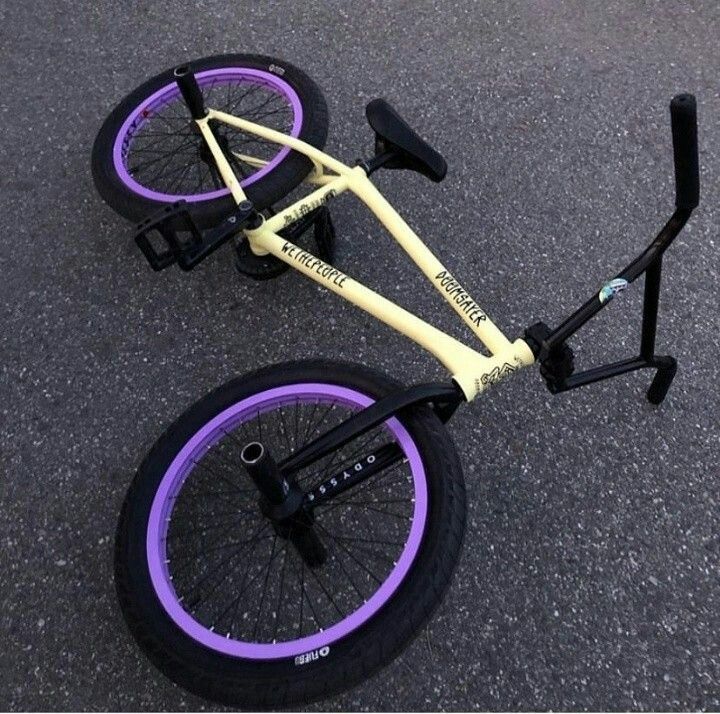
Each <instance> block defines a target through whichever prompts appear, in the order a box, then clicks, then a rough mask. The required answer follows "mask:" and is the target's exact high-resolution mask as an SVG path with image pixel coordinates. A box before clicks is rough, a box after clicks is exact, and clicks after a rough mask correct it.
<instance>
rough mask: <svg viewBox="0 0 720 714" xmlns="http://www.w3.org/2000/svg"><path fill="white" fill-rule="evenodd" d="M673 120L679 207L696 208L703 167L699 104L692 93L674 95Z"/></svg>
mask: <svg viewBox="0 0 720 714" xmlns="http://www.w3.org/2000/svg"><path fill="white" fill-rule="evenodd" d="M670 120H671V123H672V137H673V157H674V159H675V205H676V206H677V208H685V209H693V208H695V207H696V206H697V205H698V203H699V201H700V169H699V161H698V142H697V106H696V103H695V97H694V96H693V95H692V94H678V95H677V96H675V97H673V99H672V101H671V102H670Z"/></svg>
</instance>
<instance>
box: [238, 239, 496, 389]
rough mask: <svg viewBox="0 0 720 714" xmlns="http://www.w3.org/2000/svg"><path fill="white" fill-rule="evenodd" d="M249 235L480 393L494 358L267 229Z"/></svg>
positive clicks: (461, 382)
mask: <svg viewBox="0 0 720 714" xmlns="http://www.w3.org/2000/svg"><path fill="white" fill-rule="evenodd" d="M247 234H248V237H249V238H250V239H251V240H252V241H253V242H254V243H256V244H257V245H259V246H261V247H262V248H263V249H265V250H267V251H268V252H269V253H272V254H273V255H274V256H276V257H277V258H279V259H280V260H282V261H284V262H286V263H288V264H289V265H291V266H292V267H294V268H295V269H297V270H299V271H300V272H301V273H304V274H305V275H307V276H308V277H309V278H311V279H313V280H314V281H315V282H317V283H320V284H321V285H323V286H324V287H326V288H328V289H329V290H332V291H333V292H335V293H337V294H338V295H340V296H341V297H343V298H344V299H345V300H347V301H348V302H351V303H353V304H354V305H357V306H358V307H359V308H361V309H362V310H365V311H366V312H369V313H370V314H371V315H373V316H375V317H376V318H377V319H378V320H381V321H382V322H384V323H385V324H387V325H389V326H390V327H392V328H393V329H395V330H397V331H398V332H400V333H402V334H403V335H405V336H406V337H409V338H410V339H411V340H413V341H414V342H416V343H417V344H419V345H421V346H422V347H424V348H425V349H426V350H428V352H430V353H431V354H433V355H434V356H435V357H436V358H437V359H438V360H439V361H440V362H441V363H442V364H443V365H444V366H445V367H446V368H447V369H448V370H449V371H450V373H451V374H452V376H453V378H454V379H455V381H456V382H457V383H458V385H459V386H460V387H461V389H462V390H463V392H464V393H465V395H466V397H467V398H468V399H472V398H473V397H474V396H475V395H476V394H477V392H478V391H479V389H478V387H477V385H476V384H475V381H476V380H475V378H476V377H477V375H480V374H483V373H485V372H486V371H489V369H491V368H492V366H493V364H492V363H493V361H494V360H493V359H491V358H488V357H486V356H484V355H482V354H480V353H479V352H476V351H475V350H473V349H472V348H470V347H468V346H467V345H464V344H462V342H459V341H458V340H456V339H455V338H454V337H451V336H450V335H447V334H445V333H444V332H442V330H438V329H437V328H436V327H433V326H432V325H430V324H429V323H427V322H425V321H424V320H421V319H420V318H419V317H417V315H413V314H412V313H411V312H409V311H407V310H405V309H404V308H402V307H400V306H399V305H396V304H395V303H394V302H392V301H391V300H388V299H387V298H385V297H383V296H382V295H380V294H378V293H376V292H375V291H374V290H371V289H370V288H368V287H366V286H365V285H363V284H362V283H359V282H358V281H356V280H353V279H352V278H351V277H349V276H348V275H345V273H343V272H341V271H340V270H338V269H337V268H334V267H333V266H332V265H328V264H327V263H324V262H323V261H322V260H320V259H319V258H316V257H315V256H313V255H312V254H311V253H308V252H307V251H305V250H303V249H302V248H300V247H298V246H296V245H295V244H294V243H290V241H287V240H285V239H284V238H282V237H281V236H279V235H278V234H277V233H274V232H273V231H271V230H269V229H268V228H267V227H265V226H261V227H260V228H258V229H257V230H254V231H247Z"/></svg>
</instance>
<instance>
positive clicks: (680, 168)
mask: <svg viewBox="0 0 720 714" xmlns="http://www.w3.org/2000/svg"><path fill="white" fill-rule="evenodd" d="M670 118H671V122H672V139H673V158H674V161H675V206H676V209H675V212H674V213H673V215H672V216H671V217H670V220H669V221H668V222H667V223H666V224H665V226H664V227H663V229H662V230H661V231H660V233H658V235H657V236H656V238H655V240H654V241H653V242H652V243H651V244H650V245H649V246H648V247H647V248H646V249H645V250H644V251H643V252H642V253H640V255H638V257H637V258H635V259H634V260H633V261H632V262H631V263H630V264H629V265H627V266H626V267H625V269H624V270H623V271H622V272H620V273H619V274H618V275H617V276H616V277H615V278H614V279H613V280H611V281H609V282H608V283H606V284H605V285H603V287H602V289H601V290H600V292H599V293H596V294H595V295H593V296H592V297H591V298H590V299H589V300H588V301H587V302H586V303H585V304H584V305H583V306H582V307H580V309H578V310H576V311H575V312H574V313H573V314H572V315H570V317H568V318H567V319H566V320H565V321H564V322H563V323H562V324H561V325H560V326H559V327H556V328H555V329H554V330H553V329H550V328H549V327H548V326H547V325H546V324H544V323H542V322H539V323H536V324H535V325H532V326H530V327H529V328H528V329H527V330H526V331H525V339H526V340H527V343H528V345H529V346H530V348H531V349H532V351H533V354H534V355H535V357H536V359H537V360H538V361H539V362H540V365H541V373H542V375H543V377H544V378H545V381H546V383H547V386H548V388H549V389H550V391H551V392H553V394H554V393H557V392H565V391H567V390H569V389H575V388H577V387H582V386H584V385H586V384H591V383H593V382H597V381H600V380H602V379H608V378H609V377H617V376H619V375H621V374H625V373H626V372H632V371H634V370H637V369H643V368H651V369H655V370H657V373H656V375H655V378H654V379H653V382H652V384H651V386H650V389H649V390H648V392H647V398H648V400H649V401H650V402H652V403H653V404H659V403H660V402H661V401H662V400H663V399H664V398H665V395H666V394H667V391H668V389H669V387H670V383H671V382H672V380H673V377H674V376H675V372H676V370H677V363H676V361H675V359H674V358H672V357H668V356H659V355H656V354H655V337H656V332H657V316H658V300H659V296H660V275H661V270H662V257H663V253H664V252H665V250H666V249H667V248H668V247H669V246H670V244H671V243H672V242H673V240H675V238H676V237H677V235H678V234H679V233H680V231H681V230H682V229H683V226H684V225H685V223H687V221H688V219H689V218H690V215H691V214H692V212H693V209H694V208H696V207H697V205H698V203H699V201H700V171H699V161H698V141H697V107H696V103H695V97H693V95H692V94H678V95H677V96H676V97H673V99H672V101H671V102H670ZM643 274H644V275H645V299H644V301H643V320H642V336H641V341H640V354H639V355H638V356H637V357H631V358H630V359H625V360H621V361H620V362H613V363H611V364H605V365H601V366H599V367H595V368H593V369H588V370H585V371H583V372H574V363H573V352H572V349H570V347H569V346H568V345H567V344H566V343H565V342H566V340H567V339H568V338H569V337H571V336H572V335H573V334H575V333H576V332H577V331H578V330H579V329H580V328H581V327H582V326H583V325H584V324H585V323H586V322H588V320H590V319H591V318H592V317H593V316H594V315H596V314H597V313H598V312H599V311H600V310H601V309H602V308H603V307H604V306H605V305H607V304H608V302H609V301H610V300H611V299H612V297H613V296H614V295H615V294H616V293H617V292H620V291H621V290H624V289H625V288H626V287H627V286H628V284H630V283H632V282H633V281H635V280H637V278H639V277H640V276H641V275H643Z"/></svg>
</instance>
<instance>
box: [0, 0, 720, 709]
mask: <svg viewBox="0 0 720 714" xmlns="http://www.w3.org/2000/svg"><path fill="white" fill-rule="evenodd" d="M0 34H1V39H2V43H1V44H2V48H3V50H2V56H3V62H2V76H3V81H2V92H1V93H0V106H1V107H2V114H1V117H2V137H3V138H2V156H3V158H2V171H0V182H1V183H0V192H1V195H2V218H1V219H0V220H1V221H2V233H1V236H2V237H1V238H0V240H1V241H2V250H1V251H0V296H1V298H2V300H1V305H2V308H1V309H2V312H1V313H0V322H1V324H2V329H1V330H0V354H1V355H2V372H1V374H2V382H1V383H0V395H1V396H0V464H1V468H2V490H1V505H2V518H0V535H1V543H2V547H1V548H0V573H1V574H2V575H1V578H2V584H1V586H0V587H1V592H0V595H1V605H0V622H1V626H0V645H1V646H0V708H3V709H4V708H10V709H15V710H17V709H38V708H41V709H65V710H66V709H107V708H110V709H120V710H138V709H141V710H145V709H181V710H182V709H188V708H189V709H198V708H200V709H203V708H212V707H211V705H210V704H207V703H205V702H203V701H202V700H199V699H197V698H195V697H193V696H191V695H189V694H187V693H186V692H184V691H183V690H181V689H179V688H178V687H176V686H174V685H173V684H172V683H170V682H169V681H167V680H166V679H165V678H164V677H163V676H161V675H160V674H159V673H158V672H157V671H156V670H155V669H154V668H153V667H152V666H151V665H150V664H149V663H148V662H147V660H146V659H145V658H144V657H143V656H142V655H141V654H140V652H139V650H138V648H137V647H136V646H135V645H134V643H133V641H132V640H131V638H130V636H129V635H128V632H127V630H126V628H125V625H124V623H123V621H122V619H121V616H120V613H119V610H118V607H117V603H116V600H115V595H114V590H113V586H112V541H113V535H114V528H115V522H116V517H117V514H118V511H119V508H120V504H121V501H122V498H123V495H124V493H125V490H126V488H127V486H128V484H129V482H130V480H131V477H132V474H133V472H134V469H135V468H136V467H137V466H138V464H139V463H140V461H141V459H142V458H143V455H144V454H145V453H146V452H147V450H148V449H149V448H150V446H151V445H152V443H153V441H154V440H155V439H156V437H157V436H158V435H159V434H160V433H161V432H162V430H163V429H164V428H165V427H166V426H167V425H168V424H169V423H170V422H171V421H172V420H173V419H175V418H176V417H177V416H178V415H179V414H180V413H181V412H182V411H183V410H184V409H185V408H186V407H187V406H189V405H190V404H191V403H192V402H193V401H194V400H196V399H197V398H199V397H200V396H201V395H203V394H204V393H205V392H207V391H208V390H210V389H211V388H214V387H215V386H217V385H218V384H221V383H222V382H223V381H225V380H227V379H229V378H231V377H232V376H234V375H237V374H240V373H243V372H245V371H247V370H250V369H253V368H255V367H258V366H262V365H267V364H270V363H273V362H278V361H282V360H287V359H291V358H307V357H314V356H325V357H338V358H344V359H347V360H354V361H358V362H362V363H364V364H368V365H372V366H374V367H376V368H378V369H380V370H384V371H387V372H390V373H391V374H394V375H397V376H401V377H402V378H403V379H404V380H405V381H406V382H407V383H412V382H415V381H426V380H434V379H441V378H443V377H444V375H443V372H442V370H441V368H439V366H438V365H437V364H436V363H435V362H434V361H433V360H432V358H430V357H429V356H428V355H427V354H424V353H423V352H422V351H421V350H420V349H419V348H416V347H415V346H414V345H413V344H411V343H410V342H408V341H407V340H405V339H404V338H402V337H400V336H398V335H396V334H394V333H392V332H391V331H390V330H389V329H386V328H385V327H383V326H382V325H380V324H378V323H377V322H375V321H373V320H372V319H371V318H370V317H368V316H366V315H364V314H362V313H360V312H359V311H357V310H356V309H355V308H353V307H352V306H349V305H345V304H342V303H341V302H340V300H339V299H337V298H335V297H334V296H331V295H329V294H327V293H324V292H323V291H322V290H320V289H319V288H318V287H316V286H315V285H314V284H313V283H311V282H309V281H307V280H305V279H304V278H303V277H302V276H300V275H298V274H288V275H285V276H283V277H282V278H280V279H278V280H276V281H274V282H270V283H264V284H263V283H258V284H256V283H252V282H249V281H247V280H243V279H240V278H239V277H238V276H237V275H236V274H235V272H234V269H233V266H232V261H231V256H230V254H229V252H225V251H223V253H222V254H220V255H218V256H216V257H214V258H212V259H211V260H208V261H206V263H205V264H203V265H202V267H200V268H199V269H197V270H195V271H194V272H192V273H191V274H183V273H181V272H180V271H179V270H168V271H166V272H163V273H162V274H154V273H153V272H152V271H151V270H150V269H149V267H148V266H147V265H146V264H145V263H144V261H143V259H142V257H141V256H140V255H139V253H138V251H137V250H136V249H135V247H134V245H133V244H132V241H131V239H130V236H131V226H130V225H129V224H127V223H126V222H124V221H123V220H122V219H120V218H119V217H117V216H116V215H115V214H114V213H113V212H112V211H111V210H110V209H108V208H107V207H106V206H105V205H103V203H102V202H101V201H100V199H99V198H98V196H97V195H96V193H95V190H94V187H93V184H92V181H91V177H90V171H89V161H90V148H91V144H92V140H93V138H94V135H95V133H96V131H97V129H98V128H99V126H100V124H101V122H102V120H103V118H104V116H105V115H106V114H107V113H108V112H109V111H110V109H111V108H112V107H113V106H114V104H115V103H117V102H118V101H119V100H120V99H121V98H122V96H124V95H125V94H126V93H127V92H129V91H130V90H131V89H133V88H134V87H135V86H136V85H138V84H139V83H140V82H141V81H142V80H144V79H145V78H146V76H149V75H151V74H154V73H156V72H157V71H160V70H161V69H164V68H165V67H168V66H172V65H174V64H177V63H179V62H181V61H184V60H186V59H188V58H194V57H199V56H204V55H209V54H215V53H218V52H223V51H248V52H259V53H264V54H269V55H273V56H277V57H281V58H284V59H286V60H288V61H290V62H293V63H295V64H297V65H299V66H301V67H303V68H305V69H306V71H307V72H308V73H309V74H310V75H311V76H312V77H313V78H314V79H315V80H316V81H317V82H318V83H319V84H320V85H321V86H322V87H323V89H324V91H325V93H326V95H327V99H328V103H329V108H330V112H331V131H330V139H329V141H328V148H329V150H330V151H331V153H334V154H336V155H338V156H339V157H340V158H343V159H346V160H348V161H350V162H352V161H353V160H354V159H355V158H357V157H359V156H367V155H368V153H369V152H370V151H371V146H372V137H371V132H370V130H369V128H368V127H367V126H366V124H365V119H364V107H365V104H366V103H367V102H368V101H369V100H370V99H371V98H373V97H375V96H385V97H387V98H388V99H389V100H390V101H391V102H392V103H394V104H395V105H396V106H397V108H398V109H399V110H400V111H401V113H403V114H404V115H405V116H406V117H408V118H409V119H410V120H411V122H412V123H414V124H415V125H416V126H417V127H418V128H419V129H420V130H421V132H422V133H423V134H425V135H426V136H427V137H429V138H431V139H432V141H433V143H434V144H435V145H436V146H437V148H438V149H439V150H440V151H441V152H442V153H443V154H444V155H445V156H446V158H447V161H448V164H449V166H450V170H449V172H448V176H447V179H446V180H445V181H444V183H442V184H441V185H439V186H438V185H434V184H431V183H430V182H428V181H427V180H425V179H424V178H422V177H421V176H418V175H412V174H410V173H407V172H404V173H400V172H385V174H382V173H381V174H379V175H378V176H377V183H378V185H379V186H380V187H381V188H382V189H383V190H384V191H385V192H386V194H387V196H388V197H389V198H390V200H391V201H392V202H393V203H394V204H395V205H396V206H397V207H398V208H399V209H400V210H401V212H402V213H403V214H404V216H405V217H406V218H407V220H408V221H409V222H410V224H411V225H413V226H415V227H416V228H417V229H419V230H420V231H421V233H422V235H423V236H424V237H425V238H426V239H427V242H428V243H429V244H430V246H432V248H433V249H435V250H436V251H437V254H438V255H439V257H440V259H441V260H444V261H446V262H447V264H448V265H449V267H451V269H452V270H453V272H454V273H455V274H456V275H457V277H458V278H459V279H460V280H461V281H462V282H463V283H464V284H465V285H466V286H467V287H468V289H470V290H471V292H472V293H474V295H475V297H476V298H477V299H478V301H479V302H480V303H481V304H482V305H483V307H485V308H486V309H487V311H488V312H489V313H490V315H492V316H493V318H494V319H495V320H496V321H497V323H498V324H499V325H501V326H502V327H503V328H504V329H506V330H507V331H508V332H509V334H511V335H517V334H520V332H521V331H522V329H523V328H524V327H525V326H526V325H528V324H529V323H531V322H534V321H535V320H538V319H544V320H546V321H548V322H550V323H557V322H558V321H559V320H560V319H561V318H562V317H563V316H565V315H566V314H567V313H568V312H569V311H570V310H571V309H574V308H575V307H577V306H578V305H579V304H580V303H581V302H582V301H584V300H585V299H586V298H587V297H588V296H589V295H590V294H592V293H593V292H594V291H596V290H597V289H598V288H599V286H600V285H601V284H602V282H603V281H604V280H606V279H607V278H609V277H612V275H613V274H614V272H615V271H616V270H617V269H618V268H620V267H622V265H624V264H625V262H627V261H628V260H629V259H630V258H631V257H633V256H634V255H635V254H636V253H637V252H638V251H639V250H640V249H641V248H642V247H643V246H644V245H645V244H646V243H647V242H649V241H650V239H651V238H652V237H653V236H654V235H655V233H656V231H657V230H658V229H659V228H660V227H661V225H662V224H663V222H664V221H665V219H666V218H667V216H668V215H669V213H670V212H671V210H672V206H673V186H672V155H671V149H670V131H669V116H668V108H667V106H668V102H669V100H670V98H671V96H672V95H673V94H674V93H676V92H679V91H690V92H694V93H695V94H696V95H697V97H698V107H699V116H700V122H701V128H700V141H701V165H702V179H703V201H702V205H701V208H700V209H699V210H698V211H697V213H696V215H695V216H694V217H693V219H692V221H691V223H690V224H689V226H688V227H687V229H686V230H685V231H684V232H683V233H682V234H681V236H680V237H679V239H678V240H677V242H676V244H675V245H674V246H673V248H672V250H671V252H670V253H669V254H668V256H667V258H666V261H665V267H666V275H665V281H664V285H663V288H664V289H663V294H662V305H661V320H660V328H659V346H658V350H659V352H661V353H671V354H674V355H676V356H677V358H678V359H679V363H680V370H679V373H678V376H677V379H676V381H675V384H674V385H673V386H672V389H671V391H670V393H669V396H668V398H667V400H666V402H665V403H664V404H663V405H662V406H661V407H660V408H654V407H652V406H650V405H649V404H648V403H647V402H646V401H645V400H644V390H645V388H646V387H647V386H648V384H649V381H650V375H649V374H648V373H638V374H634V375H630V376H627V377H623V378H621V379H618V380H614V381H612V382H607V383H605V384H603V385H596V386H593V387H590V388H588V389H585V390H580V391H578V392H574V393H572V394H568V395H563V396H558V397H552V396H551V395H550V394H549V393H548V392H547V391H546V390H545V388H544V385H543V383H542V381H541V379H540V378H539V375H538V373H537V370H536V369H530V370H526V371H525V372H524V373H522V374H520V375H518V376H516V377H514V378H513V379H511V380H508V381H506V382H505V383H503V384H502V385H501V386H499V387H498V388H496V389H494V390H492V391H491V392H489V393H488V394H487V395H486V396H485V397H483V398H481V399H479V400H478V401H477V402H476V403H474V404H473V405H471V406H469V407H466V408H463V409H462V410H461V411H460V413H459V414H458V416H457V418H456V419H455V420H454V421H453V423H452V433H453V435H454V438H455V440H456V443H457V447H458V450H459V451H460V454H461V458H462V461H463V464H464V470H465V476H466V480H467V487H468V495H469V515H468V532H467V538H466V545H465V550H464V555H463V557H462V560H461V562H460V565H459V568H458V571H457V574H456V577H455V581H454V585H453V586H452V588H451V591H450V593H449V595H448V597H447V599H446V600H445V602H444V604H443V606H442V607H441V609H440V611H439V612H438V614H437V616H436V617H435V618H434V619H433V621H432V623H431V624H430V626H429V627H428V628H427V630H426V631H425V632H424V633H423V634H422V635H421V636H420V637H419V638H418V639H417V640H416V641H415V642H414V643H413V644H412V646H411V647H409V649H408V650H407V651H406V652H405V653H404V654H403V655H402V656H401V657H400V658H399V659H397V660H396V661H395V662H394V663H393V664H391V665H390V666H389V667H388V668H387V669H385V670H384V671H383V672H382V673H381V674H379V675H378V676H376V677H375V678H373V679H372V680H371V681H368V682H366V683H365V684H363V685H361V686H359V687H357V688H356V689H354V690H353V691H350V692H348V693H346V694H344V695H342V696H340V697H337V698H335V699H332V700H329V701H326V702H324V703H322V704H320V705H316V706H314V707H313V708H314V709H331V710H343V709H350V710H374V709H392V710H416V709H418V710H433V709H443V710H453V709H489V710H507V709H523V710H527V709H555V710H559V709H571V710H576V709H610V710H614V709H626V708H628V709H637V710H649V709H672V710H680V709H718V708H720V683H719V679H720V644H719V642H718V639H719V638H718V628H719V626H720V613H719V607H720V572H719V570H718V566H719V565H720V563H719V560H720V537H719V535H718V515H719V511H718V508H719V504H720V473H719V467H718V461H719V460H720V426H719V425H718V413H719V407H720V398H719V396H718V381H717V359H718V352H719V349H720V337H718V334H719V332H720V320H719V318H718V315H719V314H720V312H719V310H718V307H719V300H718V279H719V277H720V275H719V274H720V256H719V251H720V241H719V239H718V225H719V222H720V211H718V208H717V196H718V170H719V167H720V151H719V150H718V146H720V143H719V142H720V101H719V96H718V92H719V88H720V75H719V73H718V68H719V65H718V60H720V55H719V54H718V44H717V38H718V36H719V34H720V8H719V7H718V4H717V3H716V2H711V1H709V0H708V1H706V2H694V3H684V2H679V1H677V2H670V1H668V2H663V3H648V2H642V3H640V2H635V3H627V2H620V1H616V0H609V1H608V2H603V3H592V4H591V3H583V2H569V1H567V2H566V1H560V0H552V1H551V0H544V1H542V2H533V3H525V2H519V1H516V0H512V1H506V2H502V3H478V4H476V3H473V2H470V1H465V2H455V3H442V2H437V1H434V2H412V3H411V2H401V1H398V0H394V1H392V2H370V3H344V2H338V3H331V2H325V3H312V4H310V3H307V4H306V3H282V2H263V3H250V2H220V1H216V0H199V1H198V2H197V3H193V4H183V3H175V2H168V1H166V0H164V1H163V2H143V3H132V4H131V3H116V2H107V1H103V2H95V1H93V2H88V1H87V0H82V1H78V2H73V3H70V2H54V3H49V4H36V3H28V2H23V3H16V2H12V3H4V4H3V5H2V7H1V8H0ZM333 213H334V217H335V221H336V226H337V229H338V234H339V258H338V264H339V265H340V266H341V267H342V268H343V269H345V270H347V271H349V272H350V273H351V274H353V275H355V276H358V277H360V278H362V279H363V280H366V281H367V282H368V284H370V285H372V286H373V287H376V288H377V289H379V290H381V291H382V292H384V293H385V294H386V295H388V296H389V297H391V298H394V299H396V300H398V301H399V302H400V303H401V304H403V305H404V306H406V307H408V308H410V309H412V310H414V311H416V312H418V313H419V314H421V315H422V316H424V317H426V318H427V319H429V320H431V321H432V322H434V323H435V324H438V325H441V326H443V327H445V328H446V329H449V331H451V332H452V334H455V335H457V336H460V337H463V338H465V339H470V336H469V335H468V333H467V332H466V331H465V329H464V328H463V327H462V326H461V325H460V324H459V323H457V322H456V321H455V319H454V316H453V313H452V311H451V310H450V309H449V308H448V307H447V306H445V305H444V304H443V303H442V301H441V300H440V298H439V297H438V296H436V295H435V294H433V293H431V291H430V289H429V288H426V287H425V285H424V284H423V283H422V281H421V280H420V278H419V274H418V273H417V271H416V270H415V268H414V266H412V264H411V263H410V262H409V261H408V260H407V259H406V258H405V257H404V256H403V255H402V253H401V251H400V250H399V249H398V248H397V247H396V246H395V245H394V244H392V243H391V241H390V239H389V238H388V237H387V236H386V235H384V234H383V232H382V229H381V228H380V227H379V226H377V225H376V224H375V223H374V221H373V220H372V218H371V217H370V216H369V215H368V213H367V212H366V211H365V210H364V209H363V208H362V207H361V206H360V205H359V204H357V203H356V202H354V201H353V200H352V199H351V197H343V198H342V199H339V200H338V201H337V202H336V203H335V204H334V206H333ZM641 296H642V289H641V283H638V284H636V285H635V286H633V288H632V289H631V290H628V291H627V292H626V293H625V294H624V295H623V296H622V298H619V299H617V300H616V301H615V303H614V304H613V305H612V306H611V307H610V308H609V309H608V310H607V311H606V312H605V313H604V314H603V316H602V317H600V318H599V319H598V320H596V321H594V322H593V323H592V325H591V326H589V327H588V328H587V329H586V330H585V331H584V332H583V333H582V335H581V336H579V337H578V339H576V340H574V341H573V345H574V347H576V349H577V355H578V363H579V364H580V365H581V366H590V365H592V364H595V363H598V362H600V361H601V360H605V359H612V358H618V357H621V356H625V355H626V354H628V353H630V352H632V351H634V350H636V349H637V345H638V339H639V333H638V329H639V309H640V304H641Z"/></svg>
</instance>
